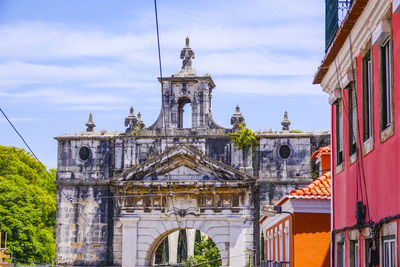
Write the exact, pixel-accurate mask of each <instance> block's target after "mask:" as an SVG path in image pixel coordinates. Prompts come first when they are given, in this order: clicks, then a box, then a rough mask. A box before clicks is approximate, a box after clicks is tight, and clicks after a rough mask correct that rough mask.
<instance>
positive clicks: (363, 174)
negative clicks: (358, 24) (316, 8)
mask: <svg viewBox="0 0 400 267" xmlns="http://www.w3.org/2000/svg"><path fill="white" fill-rule="evenodd" d="M349 44H350V57H351V61H350V62H351V70H352V74H353V77H356V73H355V71H354V66H353V60H352V59H353V44H352V41H351V33H349ZM354 93H355V101H356V107H358V97H357V90H355V91H354ZM357 110H358V108H357ZM356 125H357V137H358V140H359V142H358V147H357V151H358V153H359V158H360V161H359V164H360V165H359V167H360V168H361V178H362V180H363V182H364V191H365V200H366V202H367V203H366V206H367V211H368V219H369V221H372V217H371V213H370V209H369V202H368V192H367V185H366V181H365V170H364V158H363V155H362V149H360V145H361V141H362V138H361V133H360V120H357V124H356ZM353 135H354V134H353ZM356 145H357V142H356Z"/></svg>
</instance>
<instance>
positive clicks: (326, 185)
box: [287, 148, 331, 199]
mask: <svg viewBox="0 0 400 267" xmlns="http://www.w3.org/2000/svg"><path fill="white" fill-rule="evenodd" d="M329 149H330V148H329ZM287 197H288V198H297V199H331V172H327V173H325V174H324V175H322V176H320V177H319V178H317V179H315V181H313V182H311V183H310V184H309V185H307V186H306V187H304V188H300V189H297V190H292V192H290V194H289V195H288V196H287Z"/></svg>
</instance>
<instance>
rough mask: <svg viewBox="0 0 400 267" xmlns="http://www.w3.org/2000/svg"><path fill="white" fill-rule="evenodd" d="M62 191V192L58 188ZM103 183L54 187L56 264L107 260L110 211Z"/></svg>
mask: <svg viewBox="0 0 400 267" xmlns="http://www.w3.org/2000/svg"><path fill="white" fill-rule="evenodd" d="M61 190H62V191H61ZM107 195H108V188H107V187H104V186H62V188H60V187H59V190H58V196H57V197H58V201H57V231H56V237H57V238H56V240H57V241H56V254H57V262H58V264H60V265H71V264H74V265H85V266H86V265H104V266H107V265H108V262H110V260H111V259H109V254H110V253H108V250H109V249H110V248H109V244H108V242H109V240H108V238H109V229H110V228H109V227H112V223H111V224H110V221H109V219H110V216H109V215H110V214H109V203H108V199H107V198H102V197H103V196H107Z"/></svg>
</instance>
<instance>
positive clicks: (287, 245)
mask: <svg viewBox="0 0 400 267" xmlns="http://www.w3.org/2000/svg"><path fill="white" fill-rule="evenodd" d="M285 254H286V261H287V262H290V233H289V221H286V222H285Z"/></svg>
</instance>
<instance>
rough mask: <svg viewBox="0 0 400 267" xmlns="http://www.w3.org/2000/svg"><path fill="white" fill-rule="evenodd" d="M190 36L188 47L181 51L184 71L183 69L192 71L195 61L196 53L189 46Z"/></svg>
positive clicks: (187, 39) (187, 40)
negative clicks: (193, 61) (193, 60)
mask: <svg viewBox="0 0 400 267" xmlns="http://www.w3.org/2000/svg"><path fill="white" fill-rule="evenodd" d="M189 41H190V40H189V36H188V37H186V45H185V47H184V48H182V51H181V59H183V61H182V70H183V69H191V68H192V59H194V52H193V50H192V48H190V46H189Z"/></svg>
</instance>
